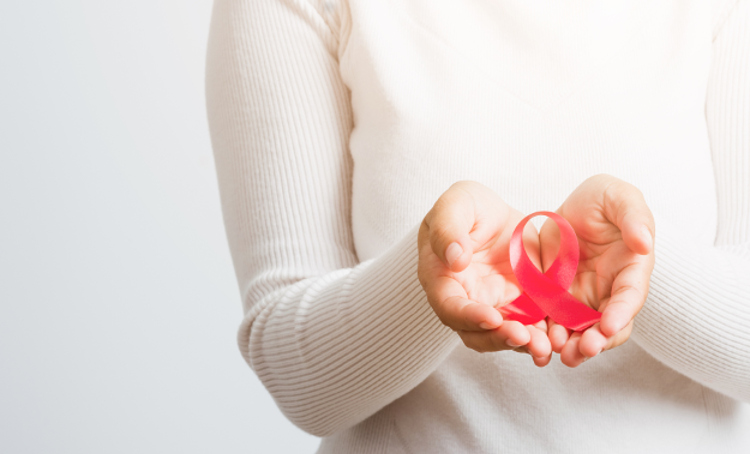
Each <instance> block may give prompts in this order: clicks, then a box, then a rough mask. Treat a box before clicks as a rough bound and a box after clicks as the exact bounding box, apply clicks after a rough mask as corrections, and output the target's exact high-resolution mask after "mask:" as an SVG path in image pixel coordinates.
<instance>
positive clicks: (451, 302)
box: [426, 276, 503, 331]
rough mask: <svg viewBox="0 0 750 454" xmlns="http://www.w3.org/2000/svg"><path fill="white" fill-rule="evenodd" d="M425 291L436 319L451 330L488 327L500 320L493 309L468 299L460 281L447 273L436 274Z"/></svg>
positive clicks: (481, 329) (501, 318) (483, 328)
mask: <svg viewBox="0 0 750 454" xmlns="http://www.w3.org/2000/svg"><path fill="white" fill-rule="evenodd" d="M426 293H427V299H428V300H429V301H430V304H431V305H432V309H433V310H434V311H435V314H437V316H438V318H439V319H440V321H441V322H443V324H444V325H446V326H448V327H449V328H451V329H453V330H455V331H484V330H491V329H495V328H497V327H499V326H500V325H501V324H502V323H503V316H502V315H500V313H499V312H498V311H497V309H495V308H494V307H491V306H488V305H486V304H481V303H477V302H476V301H472V300H470V299H469V298H468V297H467V295H466V291H465V290H464V288H463V287H462V286H461V284H460V283H459V282H458V281H456V280H455V279H452V278H450V277H447V276H442V277H438V278H437V279H436V280H435V281H434V282H433V284H432V285H429V286H427V289H426Z"/></svg>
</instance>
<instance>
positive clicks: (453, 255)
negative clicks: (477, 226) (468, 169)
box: [424, 182, 478, 272]
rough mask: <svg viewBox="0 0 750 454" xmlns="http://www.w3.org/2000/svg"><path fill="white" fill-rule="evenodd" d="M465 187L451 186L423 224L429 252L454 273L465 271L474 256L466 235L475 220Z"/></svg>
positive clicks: (470, 196) (461, 184)
mask: <svg viewBox="0 0 750 454" xmlns="http://www.w3.org/2000/svg"><path fill="white" fill-rule="evenodd" d="M467 184H468V182H467V183H464V182H461V183H456V184H454V185H453V186H451V188H450V189H448V190H447V191H446V192H445V193H443V195H442V196H440V198H439V199H438V201H437V202H435V205H434V206H433V207H432V210H430V212H429V213H428V214H427V216H425V220H424V222H425V223H426V224H427V227H428V228H429V241H430V246H431V247H432V252H433V253H434V254H435V255H436V256H437V257H438V258H440V260H441V261H442V262H443V264H445V266H447V267H448V268H449V269H450V270H452V271H454V272H460V271H463V270H464V269H466V267H467V266H469V264H470V263H471V257H472V255H473V253H474V251H473V246H472V241H471V237H470V236H469V233H470V232H471V230H472V228H473V227H474V222H475V220H476V213H475V200H474V196H473V195H472V193H471V192H470V191H469V190H467V189H468V188H467V187H466V185H467ZM476 184H477V185H478V183H476Z"/></svg>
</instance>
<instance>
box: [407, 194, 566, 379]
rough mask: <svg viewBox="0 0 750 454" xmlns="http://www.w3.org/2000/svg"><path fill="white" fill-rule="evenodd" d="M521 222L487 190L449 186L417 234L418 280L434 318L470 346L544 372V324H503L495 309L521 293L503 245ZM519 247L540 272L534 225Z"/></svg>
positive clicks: (547, 356) (549, 349)
mask: <svg viewBox="0 0 750 454" xmlns="http://www.w3.org/2000/svg"><path fill="white" fill-rule="evenodd" d="M522 218H523V216H522V215H521V213H519V212H518V211H516V210H514V209H513V208H511V207H510V206H508V205H507V204H506V203H505V202H504V201H503V200H502V199H501V198H500V197H499V196H498V195H497V194H495V193H494V192H493V191H492V190H490V189H489V188H487V187H485V186H483V185H481V184H479V183H476V182H471V181H462V182H459V183H456V184H454V185H453V186H451V187H450V189H448V190H447V191H446V192H445V193H444V194H443V195H442V196H440V199H438V201H437V202H436V203H435V205H434V206H433V208H432V210H430V212H429V213H427V216H425V218H424V221H423V222H422V226H421V227H420V229H419V281H420V283H421V284H422V287H423V288H424V290H425V292H426V293H427V299H428V300H429V302H430V304H431V305H432V308H433V310H434V311H435V313H436V314H437V316H438V317H439V318H440V320H441V321H442V322H443V323H444V324H445V325H446V326H448V327H450V328H451V329H453V330H455V331H456V332H457V333H458V334H459V336H461V339H462V340H463V342H464V344H466V346H467V347H469V348H471V349H474V350H476V351H479V352H488V351H499V350H511V349H512V350H516V351H522V352H526V353H529V354H530V355H531V356H532V357H533V358H534V363H535V364H536V365H537V366H544V365H546V364H548V363H549V360H550V358H551V354H552V346H551V344H550V341H549V338H548V337H547V325H546V322H545V321H541V322H539V323H537V324H536V325H533V326H531V325H529V326H524V325H522V324H521V323H519V322H516V321H509V320H503V317H502V315H501V314H500V312H498V310H497V309H498V308H499V307H501V306H503V305H505V304H508V303H510V302H512V301H513V300H514V299H515V298H516V297H518V296H519V295H520V294H521V290H520V288H519V285H518V281H517V280H516V277H515V275H514V274H513V270H512V268H511V265H510V258H509V255H508V245H509V242H510V238H511V235H512V233H513V229H514V228H515V226H516V225H517V224H518V222H519V221H520V220H521V219H522ZM524 244H525V245H526V250H527V251H528V254H529V257H530V258H531V260H532V261H533V262H534V263H535V264H536V265H537V266H539V265H540V256H539V251H540V249H539V236H538V234H537V231H536V229H535V228H534V227H533V226H532V225H531V224H529V225H527V227H526V230H525V231H524Z"/></svg>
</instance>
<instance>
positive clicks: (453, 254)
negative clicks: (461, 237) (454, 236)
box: [445, 242, 464, 267]
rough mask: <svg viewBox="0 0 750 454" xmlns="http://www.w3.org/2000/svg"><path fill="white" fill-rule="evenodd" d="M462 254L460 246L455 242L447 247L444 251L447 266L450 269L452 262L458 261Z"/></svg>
mask: <svg viewBox="0 0 750 454" xmlns="http://www.w3.org/2000/svg"><path fill="white" fill-rule="evenodd" d="M463 252H464V250H463V249H462V248H461V245H460V244H458V243H456V242H453V243H451V244H450V245H448V247H447V248H446V249H445V261H446V262H448V266H449V267H452V266H453V262H455V261H456V260H458V258H459V257H461V254H463Z"/></svg>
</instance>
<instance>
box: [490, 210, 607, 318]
mask: <svg viewBox="0 0 750 454" xmlns="http://www.w3.org/2000/svg"><path fill="white" fill-rule="evenodd" d="M535 216H547V217H549V218H550V219H552V220H553V221H555V223H556V224H557V227H558V228H559V229H560V251H559V252H558V253H557V257H556V258H555V261H554V262H553V263H552V266H551V267H550V268H549V269H548V270H547V271H546V272H545V273H544V274H542V273H541V272H540V271H539V270H538V269H537V268H536V266H534V264H533V263H531V260H530V259H529V256H528V255H527V254H526V250H525V249H524V247H523V228H524V227H525V226H526V223H527V222H529V220H530V219H531V218H533V217H535ZM578 259H579V250H578V239H577V238H576V234H575V231H574V230H573V227H571V225H570V224H569V223H568V221H566V220H565V218H563V217H562V216H560V215H559V214H557V213H552V212H549V211H538V212H536V213H532V214H530V215H528V216H526V217H525V218H523V220H521V222H519V223H518V225H517V226H516V229H515V230H514V231H513V236H512V237H511V239H510V263H511V266H512V267H513V273H514V274H515V275H516V279H518V282H519V284H521V289H522V290H523V293H522V294H521V296H519V297H518V298H516V299H515V300H514V301H513V302H512V303H510V304H506V305H505V306H503V307H502V308H500V312H501V313H502V314H503V315H504V316H505V318H507V319H510V320H516V321H519V322H521V323H523V324H524V325H530V324H534V323H536V322H538V321H540V320H542V319H544V317H547V316H548V317H549V318H551V319H552V320H554V321H555V322H557V323H558V324H560V325H563V326H564V327H566V328H568V329H571V330H573V331H583V330H585V329H586V328H588V327H589V326H591V325H593V324H594V323H596V322H598V321H599V319H601V316H602V314H601V313H600V312H597V311H595V310H594V309H591V308H590V307H588V306H586V305H585V304H583V303H582V302H580V301H578V300H577V299H576V298H575V297H573V295H571V294H570V293H568V289H569V288H570V285H571V284H572V283H573V278H575V275H576V270H577V269H578Z"/></svg>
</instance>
